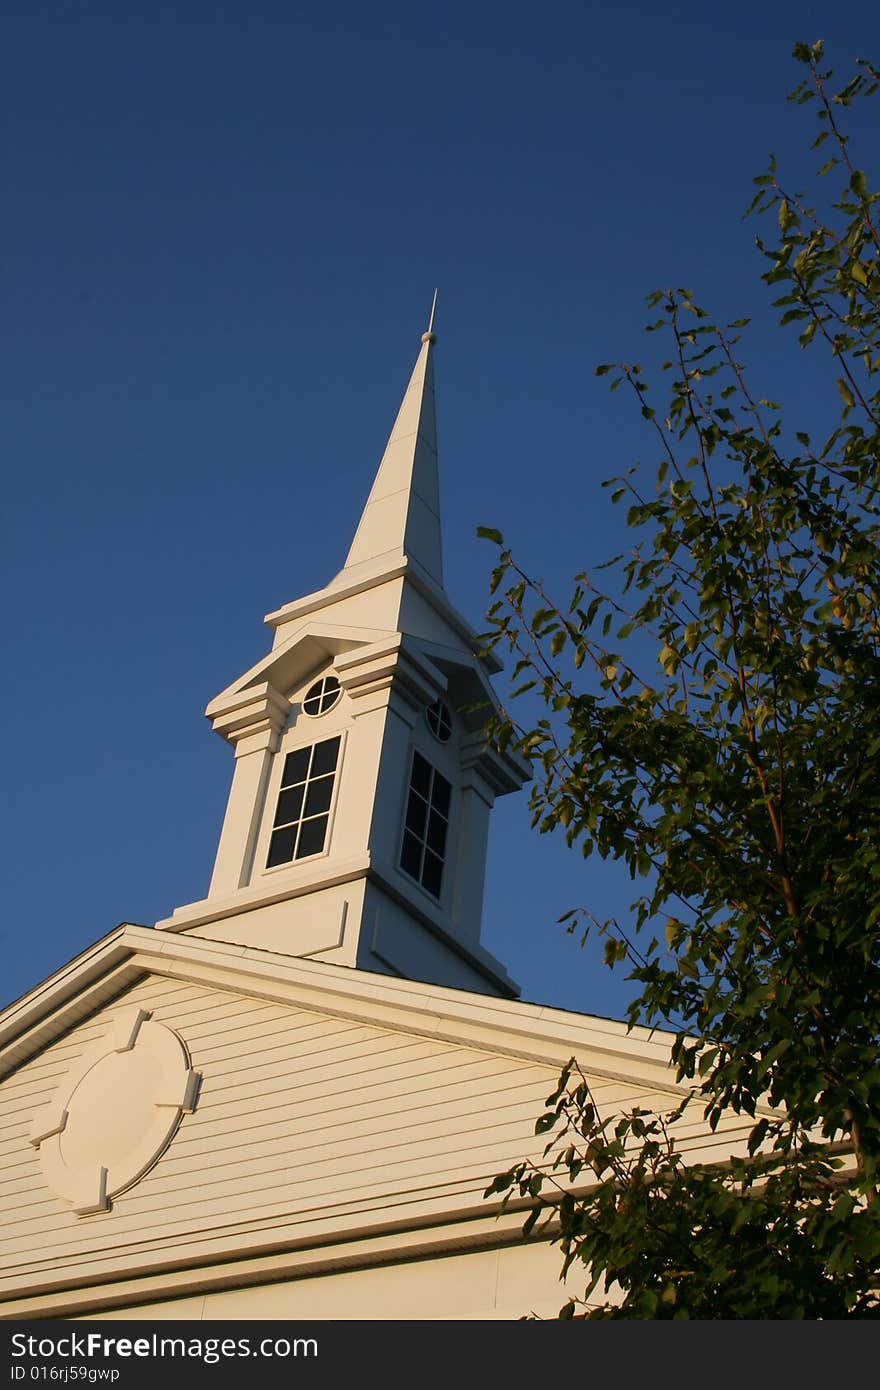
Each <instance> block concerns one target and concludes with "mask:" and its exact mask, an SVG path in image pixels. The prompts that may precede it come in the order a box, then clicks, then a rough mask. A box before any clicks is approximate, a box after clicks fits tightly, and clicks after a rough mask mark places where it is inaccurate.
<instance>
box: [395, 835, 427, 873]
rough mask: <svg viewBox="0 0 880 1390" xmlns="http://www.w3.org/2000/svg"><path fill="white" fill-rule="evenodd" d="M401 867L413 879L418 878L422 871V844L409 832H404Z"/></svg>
mask: <svg viewBox="0 0 880 1390" xmlns="http://www.w3.org/2000/svg"><path fill="white" fill-rule="evenodd" d="M400 867H401V868H402V869H406V872H407V873H408V874H412V876H413V878H418V877H419V875H420V873H421V869H422V843H421V841H420V840H417V839H416V837H415V835H410V833H409V831H408V830H406V831H404V835H403V851H402V853H401V856H400Z"/></svg>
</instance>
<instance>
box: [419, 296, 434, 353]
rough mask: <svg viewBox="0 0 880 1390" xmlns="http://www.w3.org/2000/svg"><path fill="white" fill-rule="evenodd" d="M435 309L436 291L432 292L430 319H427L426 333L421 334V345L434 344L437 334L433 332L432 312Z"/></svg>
mask: <svg viewBox="0 0 880 1390" xmlns="http://www.w3.org/2000/svg"><path fill="white" fill-rule="evenodd" d="M436 308H437V291H436V290H435V291H434V298H433V300H432V302H431V317H430V318H429V319H428V331H427V333H423V334H422V342H423V343H436V341H437V334H436V333H435V332H434V310H435V309H436Z"/></svg>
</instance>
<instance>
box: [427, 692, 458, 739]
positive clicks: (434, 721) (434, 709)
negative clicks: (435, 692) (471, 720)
mask: <svg viewBox="0 0 880 1390" xmlns="http://www.w3.org/2000/svg"><path fill="white" fill-rule="evenodd" d="M425 719H426V721H427V724H428V728H429V729H430V730H431V733H432V734H433V735H434V737H435V738H436V740H437V742H438V743H448V742H449V738H450V735H451V734H452V715H451V714H450V713H449V706H448V705H445V704H444V703H443V701H442V700H435V701H434V703H433V705H429V706H428V708H427V709H426V710H425Z"/></svg>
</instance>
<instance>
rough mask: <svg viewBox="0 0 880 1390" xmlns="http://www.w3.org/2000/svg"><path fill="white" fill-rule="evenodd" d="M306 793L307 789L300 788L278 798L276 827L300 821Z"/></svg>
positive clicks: (292, 789) (295, 788)
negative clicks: (304, 793)
mask: <svg viewBox="0 0 880 1390" xmlns="http://www.w3.org/2000/svg"><path fill="white" fill-rule="evenodd" d="M304 791H305V787H303V786H299V787H292V788H291V789H290V791H286V792H282V793H281V795H280V796H279V798H278V809H277V811H276V812H275V822H274V823H275V825H290V824H291V822H292V821H296V820H299V817H300V812H301V811H302V804H303V792H304ZM288 857H289V856H288Z"/></svg>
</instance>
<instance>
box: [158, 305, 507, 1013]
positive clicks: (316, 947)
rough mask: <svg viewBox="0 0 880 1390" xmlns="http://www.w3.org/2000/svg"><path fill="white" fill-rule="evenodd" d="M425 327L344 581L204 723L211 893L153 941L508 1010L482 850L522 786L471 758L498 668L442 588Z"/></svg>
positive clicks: (319, 598) (295, 619)
mask: <svg viewBox="0 0 880 1390" xmlns="http://www.w3.org/2000/svg"><path fill="white" fill-rule="evenodd" d="M431 318H432V322H431V324H430V325H429V328H428V331H427V333H424V334H423V335H422V343H421V348H420V351H419V354H418V358H417V360H416V365H415V368H414V370H413V373H412V376H411V378H410V382H409V386H408V387H407V390H406V392H405V394H404V398H403V403H402V405H401V407H400V410H399V412H398V415H397V419H396V421H395V424H394V428H393V429H392V431H391V436H390V438H389V440H388V444H387V446H386V448H385V452H384V454H383V456H382V461H381V463H380V465H379V470H378V473H377V474H376V477H375V481H374V483H373V486H372V489H371V491H370V494H369V498H368V500H367V504H366V507H365V508H364V512H363V516H362V518H361V521H360V525H359V526H358V528H357V533H356V535H355V538H354V541H353V543H352V546H351V549H350V550H349V553H348V557H347V559H346V562H345V564H344V566H343V568H342V569H341V570H340V571H339V572H338V573H337V575H336V576H335V578H334V579H332V580H331V582H330V583H329V584H327V585H326V586H325V587H324V588H323V589H319V590H317V591H316V592H314V593H311V594H307V595H306V596H305V597H304V598H301V599H297V600H295V601H294V602H293V603H288V604H285V606H284V607H283V608H280V609H278V610H277V611H276V612H274V613H270V614H268V616H267V617H266V620H265V621H266V623H267V624H268V626H269V627H270V628H272V629H273V631H274V645H273V647H272V650H271V652H269V654H268V655H267V656H266V657H264V658H263V660H262V661H259V662H257V664H256V665H255V666H253V667H251V669H250V670H249V671H246V672H245V673H244V675H243V676H241V677H240V678H239V679H238V680H236V681H234V682H233V684H232V685H230V686H228V687H227V689H226V690H224V691H222V692H221V694H220V695H218V696H217V697H216V699H214V700H212V701H211V703H210V704H209V705H208V708H207V710H206V714H207V716H208V718H209V719H210V720H211V723H212V725H213V727H214V729H215V730H216V731H217V733H219V734H220V735H221V736H222V737H223V738H224V739H225V740H226V741H227V742H228V743H230V744H231V745H232V747H233V748H234V750H235V771H234V774H233V778H232V787H231V790H230V793H229V801H228V804H227V808H226V815H225V817H224V821H223V828H222V830H221V833H220V843H219V846H218V849H217V857H216V861H215V865H214V873H213V876H212V878H211V884H210V888H209V890H208V895H207V897H206V898H205V899H204V900H203V901H201V902H196V903H190V904H188V905H187V906H185V907H181V908H178V909H177V910H176V911H175V912H174V913H173V914H172V916H171V917H169V918H166V919H165V920H164V921H161V922H158V923H157V924H156V925H157V927H158V928H161V929H162V930H165V931H177V932H188V933H191V934H192V935H194V936H200V937H207V938H209V939H214V940H220V941H226V942H234V943H237V944H241V945H250V946H258V947H261V948H262V949H264V950H270V951H276V952H281V953H284V954H287V955H294V956H313V957H315V958H317V959H320V960H324V961H328V962H332V963H334V964H337V965H341V966H348V967H354V968H356V969H364V970H371V971H378V972H383V973H386V974H394V975H403V976H406V977H408V978H410V979H417V980H428V981H433V982H434V983H437V984H446V985H453V986H457V987H459V988H465V989H472V990H473V989H476V990H482V991H484V992H487V993H492V994H502V995H505V994H506V995H509V994H512V993H515V992H516V987H515V986H514V985H513V984H512V982H511V981H510V980H509V979H508V977H507V975H506V974H505V972H504V969H503V967H502V966H501V965H500V963H499V962H498V961H497V960H495V959H494V957H492V956H490V955H489V953H488V952H487V951H486V949H485V948H484V947H483V946H482V944H481V942H480V918H481V913H482V898H483V878H484V870H485V856H486V840H487V834H488V828H489V812H490V810H491V808H492V805H493V803H494V800H495V797H496V796H498V795H502V794H504V793H506V792H510V791H516V790H517V789H518V788H519V787H520V786H521V785H522V783H523V781H525V780H526V778H527V776H528V767H527V765H526V764H525V763H524V762H523V761H522V760H521V759H520V758H518V757H517V756H516V755H514V754H512V753H511V752H509V751H502V750H499V749H495V748H492V747H490V746H489V745H488V744H487V742H486V739H485V735H484V733H483V727H482V717H481V715H480V714H479V713H477V712H476V711H477V708H478V707H479V706H480V705H481V704H482V705H483V707H485V706H486V705H487V704H488V705H491V704H492V703H493V702H494V700H495V697H494V694H493V692H492V689H491V686H490V685H489V682H488V678H487V674H486V672H487V671H492V670H494V669H497V662H496V661H494V659H489V660H486V661H483V660H480V659H479V658H478V656H477V655H476V652H477V647H478V639H477V636H476V634H475V632H474V631H473V629H472V628H471V627H470V626H469V624H468V623H467V622H466V621H465V619H464V618H463V617H461V615H460V614H459V613H457V612H456V610H455V609H454V608H453V606H452V604H451V603H450V601H449V599H448V597H447V595H446V593H445V590H444V588H443V579H442V575H443V571H442V561H441V553H440V514H439V512H440V508H439V496H438V480H437V437H436V424H435V414H434V376H433V360H432V359H433V349H434V341H435V339H434V333H433V310H432V315H431Z"/></svg>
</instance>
